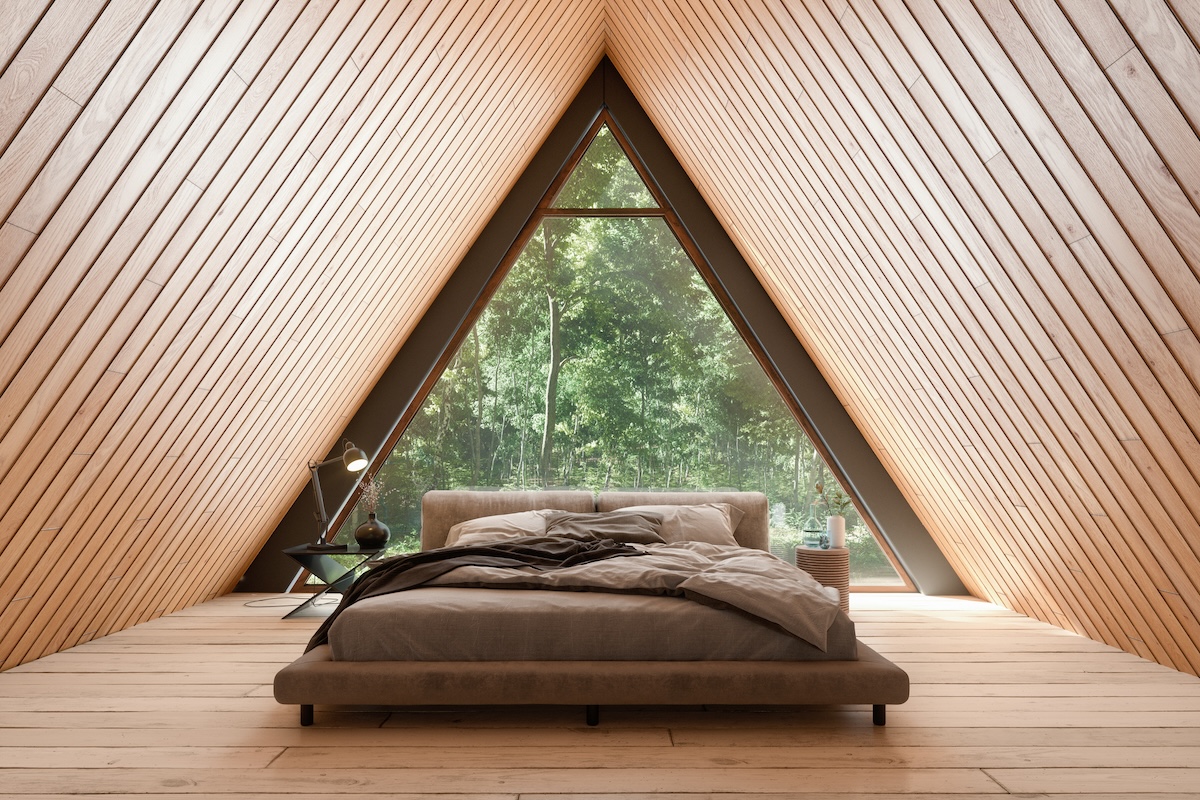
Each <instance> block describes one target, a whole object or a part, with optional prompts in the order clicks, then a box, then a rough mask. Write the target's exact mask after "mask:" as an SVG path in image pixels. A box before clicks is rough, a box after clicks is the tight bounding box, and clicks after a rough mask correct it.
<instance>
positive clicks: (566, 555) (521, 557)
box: [305, 536, 644, 652]
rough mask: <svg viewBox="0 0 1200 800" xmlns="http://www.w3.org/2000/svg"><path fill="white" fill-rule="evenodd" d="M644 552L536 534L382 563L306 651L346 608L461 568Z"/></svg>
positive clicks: (322, 639) (561, 563) (562, 563)
mask: <svg viewBox="0 0 1200 800" xmlns="http://www.w3.org/2000/svg"><path fill="white" fill-rule="evenodd" d="M640 555H644V554H643V552H642V551H640V550H637V549H634V548H632V547H630V546H629V545H626V544H618V543H617V542H614V541H612V540H610V539H590V540H582V541H581V540H578V539H568V538H562V537H550V536H530V537H525V538H521V539H513V540H510V541H503V542H495V543H492V544H487V545H468V546H465V547H441V548H438V549H437V550H427V551H424V552H420V553H412V554H410V555H404V556H396V557H395V558H390V559H388V560H386V561H382V562H380V563H379V564H378V565H377V566H375V567H373V568H372V569H371V570H370V571H368V572H366V573H364V574H363V575H361V576H359V578H358V580H356V581H355V582H354V583H353V584H352V585H351V586H350V588H349V589H347V590H346V593H345V594H343V595H342V601H341V602H340V603H338V607H337V608H336V609H334V611H333V613H332V614H331V615H330V616H329V617H328V618H327V619H326V620H325V621H324V622H323V623H321V627H319V628H317V632H316V633H314V634H313V637H312V639H310V640H309V642H308V647H306V648H305V652H308V651H309V650H312V649H313V648H314V647H317V646H318V645H322V644H325V643H326V642H328V641H329V628H330V627H331V626H332V625H333V621H334V620H335V619H337V617H338V615H339V614H341V613H342V611H344V610H345V609H346V608H348V607H349V606H351V605H353V604H354V603H356V602H358V601H359V600H362V599H363V598H366V597H377V596H379V595H382V594H390V593H391V592H401V591H404V590H405V589H412V588H414V587H417V586H420V585H422V584H424V583H426V582H427V581H430V580H433V579H434V578H436V577H438V576H439V575H444V574H445V573H447V572H449V571H450V570H452V569H457V568H458V567H464V566H473V567H508V568H516V567H536V568H538V569H539V570H554V569H563V568H566V567H573V566H576V565H578V564H586V563H588V562H590V561H600V560H602V559H606V558H615V557H620V556H640Z"/></svg>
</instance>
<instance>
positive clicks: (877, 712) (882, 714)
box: [871, 705, 887, 725]
mask: <svg viewBox="0 0 1200 800" xmlns="http://www.w3.org/2000/svg"><path fill="white" fill-rule="evenodd" d="M871 722H874V723H875V724H876V725H887V706H885V705H875V706H871Z"/></svg>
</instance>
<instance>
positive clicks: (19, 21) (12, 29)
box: [0, 0, 52, 73]
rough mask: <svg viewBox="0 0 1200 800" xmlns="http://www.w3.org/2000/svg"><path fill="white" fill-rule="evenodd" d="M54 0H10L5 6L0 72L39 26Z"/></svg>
mask: <svg viewBox="0 0 1200 800" xmlns="http://www.w3.org/2000/svg"><path fill="white" fill-rule="evenodd" d="M51 2H52V0H9V2H8V3H7V4H6V5H5V6H4V17H5V20H4V21H5V25H4V27H2V28H0V73H3V72H4V71H5V69H7V67H8V64H9V59H11V58H12V57H13V56H14V55H16V53H17V51H18V50H19V49H20V47H21V45H22V44H23V43H24V42H25V38H26V37H27V36H28V35H29V34H30V32H31V31H33V29H34V27H36V26H37V24H38V21H39V20H40V19H41V17H42V15H43V14H44V13H46V9H47V8H49V7H50V4H51Z"/></svg>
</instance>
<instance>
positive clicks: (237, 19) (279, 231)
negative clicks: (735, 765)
mask: <svg viewBox="0 0 1200 800" xmlns="http://www.w3.org/2000/svg"><path fill="white" fill-rule="evenodd" d="M4 12H5V15H6V19H5V24H4V25H3V26H0V68H2V70H3V71H0V146H2V147H3V151H2V153H0V211H2V212H3V213H2V215H0V217H2V218H3V219H4V220H5V221H4V224H3V227H0V331H3V334H4V337H3V342H2V343H0V390H2V392H3V394H2V395H0V433H2V435H3V438H2V440H0V513H2V514H3V517H2V518H0V541H2V542H3V556H2V557H0V558H2V562H0V563H2V565H3V569H2V570H0V657H2V658H3V659H4V661H3V663H4V664H5V665H12V664H15V663H19V662H21V661H25V660H28V659H31V658H35V657H37V656H39V655H42V654H44V653H48V652H53V651H55V650H58V649H61V648H63V647H67V646H71V645H73V644H76V643H78V642H80V641H85V640H88V639H90V638H93V637H95V636H99V635H103V634H104V633H107V632H110V631H113V630H117V629H120V628H123V627H127V626H128V625H131V624H134V623H136V622H139V621H142V620H145V619H149V618H152V617H154V616H158V615H160V614H162V613H164V612H167V611H172V610H175V609H178V608H181V607H184V606H187V605H190V604H193V603H195V602H198V601H200V600H203V599H206V598H210V597H213V596H215V595H218V594H221V593H223V592H226V591H228V590H229V589H230V588H231V587H232V586H233V584H234V582H236V580H237V578H238V577H239V576H240V575H241V573H242V571H243V570H244V568H245V566H246V565H247V564H248V563H249V561H250V559H251V558H252V557H253V556H254V554H255V553H256V552H257V550H258V549H259V547H261V545H262V542H263V541H265V538H266V536H267V535H268V534H269V532H270V531H271V529H272V528H273V526H274V524H275V522H276V521H277V520H278V518H279V517H280V515H282V513H283V512H284V511H285V510H286V508H287V507H288V505H289V504H290V502H291V501H292V500H293V499H294V498H295V496H296V495H297V494H298V493H299V492H300V491H302V489H303V486H304V478H305V470H304V464H305V462H306V461H307V460H308V459H309V458H310V457H311V456H312V455H313V454H314V453H318V452H325V451H327V450H328V449H329V448H330V447H331V446H332V445H333V443H334V438H335V437H336V435H337V432H338V431H339V430H340V429H341V427H342V426H343V425H344V424H345V421H346V420H347V419H348V418H349V416H350V415H351V414H352V413H353V411H354V409H355V408H356V407H357V404H358V403H359V402H360V401H361V399H362V397H364V396H365V394H366V392H367V391H368V389H369V388H370V386H371V385H372V384H373V382H374V380H375V378H376V376H377V375H379V374H380V372H381V371H382V369H383V368H384V366H386V364H387V363H388V362H389V361H390V359H391V357H392V356H393V354H394V353H395V352H396V350H397V349H398V348H399V347H400V346H401V345H402V344H403V342H404V339H405V337H406V336H407V333H408V331H409V330H410V329H411V327H412V325H413V324H414V323H415V321H416V320H417V319H419V318H420V316H421V314H422V313H423V312H424V310H425V308H426V307H427V306H428V304H429V303H430V301H431V300H432V298H433V297H434V296H435V295H436V293H437V291H438V290H439V288H440V286H441V285H442V283H443V282H444V281H445V280H446V278H447V276H448V274H449V272H450V271H451V270H452V269H453V267H454V265H455V264H456V263H457V261H458V259H459V257H460V256H461V255H462V253H463V252H464V251H465V249H466V248H467V247H468V246H469V244H470V242H471V241H472V240H473V238H474V236H475V235H476V234H477V233H478V231H479V230H480V229H481V228H482V226H483V225H484V224H485V223H486V221H487V220H488V218H489V217H490V215H491V213H492V212H493V211H494V209H495V208H496V205H497V204H498V202H499V200H500V198H502V197H503V196H504V193H505V192H506V191H507V189H508V188H509V187H510V186H511V185H512V183H513V181H514V180H515V179H516V177H517V176H518V175H519V174H520V172H521V169H522V168H523V167H524V165H525V163H527V161H528V159H529V158H530V157H531V155H532V153H533V152H534V150H535V149H536V148H537V146H538V145H539V144H540V142H541V140H542V138H543V137H544V136H545V135H546V133H547V132H548V131H549V129H550V128H551V127H552V126H553V124H554V122H555V121H556V120H557V118H558V115H559V114H561V112H562V110H563V109H564V108H565V107H566V105H567V104H568V103H569V102H570V100H571V98H572V97H573V95H574V94H575V92H576V91H577V90H578V88H579V86H580V85H581V84H582V81H583V80H584V79H585V78H586V76H587V75H588V73H589V72H590V70H591V68H592V67H593V66H594V65H595V64H596V63H597V61H598V60H599V58H600V56H601V55H602V54H603V53H605V52H607V53H608V54H609V55H610V56H611V58H612V59H613V61H614V62H615V63H616V65H617V67H618V69H620V71H621V73H622V76H623V77H624V78H625V80H626V81H627V82H628V83H629V85H630V86H631V88H632V89H633V90H634V92H635V94H636V95H637V96H638V98H639V100H640V101H641V102H642V104H643V105H644V106H645V108H646V110H647V111H648V113H649V114H650V116H651V118H652V119H653V120H654V122H655V123H656V124H657V125H658V126H659V128H660V130H661V131H662V133H663V135H664V137H665V138H666V139H667V141H668V143H669V144H670V145H671V146H672V148H673V149H674V151H675V153H676V155H677V156H678V157H679V159H680V161H681V162H682V163H683V164H684V166H685V168H686V169H687V170H688V171H689V173H690V174H691V176H692V178H693V179H694V180H695V182H696V183H697V185H698V186H699V187H700V189H701V191H702V192H703V193H704V194H705V196H706V197H707V199H708V201H709V203H710V204H711V205H712V206H713V208H714V210H715V211H716V212H717V214H718V216H719V217H720V218H721V220H722V221H723V222H724V224H725V225H726V227H727V228H728V230H729V232H730V233H731V235H732V236H733V237H734V239H735V241H737V242H738V244H739V246H740V247H741V249H742V251H743V253H744V254H745V255H746V257H747V260H748V261H749V262H750V264H751V265H752V266H753V267H754V269H755V270H756V271H757V273H758V275H759V276H760V279H761V280H762V281H763V284H764V286H765V287H766V288H767V290H768V292H770V293H771V295H772V296H773V297H774V298H775V300H776V302H777V303H778V304H779V306H780V308H781V309H782V310H783V312H784V314H785V316H786V317H787V318H788V319H789V321H790V323H791V324H792V326H793V329H794V330H795V331H796V335H797V336H798V337H799V338H800V339H801V340H802V341H803V343H804V344H805V346H806V347H807V348H808V349H809V351H810V352H811V353H812V354H813V356H814V358H815V359H816V361H817V362H818V364H819V365H820V366H821V368H822V371H823V372H824V373H825V375H826V377H827V378H828V379H829V381H830V383H831V385H833V386H834V388H835V390H836V391H837V392H838V394H839V396H840V397H841V398H842V401H843V402H844V403H845V405H846V406H847V408H848V409H849V410H850V412H851V414H852V416H853V418H854V419H855V420H856V421H857V422H858V424H859V425H860V427H861V428H862V430H863V432H864V434H865V435H866V436H867V438H868V440H869V441H870V442H871V443H872V445H873V446H874V447H875V448H876V450H877V452H878V453H879V454H880V456H881V458H882V459H883V461H884V463H885V464H886V465H887V467H888V468H889V470H890V471H891V472H892V474H893V476H894V477H895V479H896V481H897V483H898V485H899V486H901V487H902V489H903V490H904V492H905V493H906V495H907V497H908V498H909V500H910V502H911V503H912V504H913V506H914V508H916V509H917V511H918V513H919V515H920V516H921V518H922V520H923V521H924V522H925V524H926V526H927V527H928V528H929V529H930V531H931V532H932V533H933V535H934V536H935V538H936V540H937V541H938V543H939V545H940V546H941V547H942V549H943V550H944V551H945V552H946V554H947V556H948V557H949V558H950V560H951V563H952V564H953V565H954V566H955V568H956V569H957V570H958V571H959V572H960V574H961V575H962V577H963V578H964V580H965V581H966V582H967V584H968V586H969V587H970V588H971V590H972V591H973V592H975V593H976V594H978V595H979V596H981V597H985V598H987V599H990V600H993V601H995V602H998V603H1001V604H1003V605H1006V606H1009V607H1010V608H1013V609H1015V610H1018V611H1021V612H1023V613H1027V614H1029V615H1031V616H1035V617H1038V618H1040V619H1043V620H1046V621H1049V622H1052V623H1054V624H1057V625H1061V626H1063V627H1065V628H1068V629H1071V630H1074V631H1077V632H1080V633H1083V634H1086V635H1088V636H1091V637H1093V638H1095V639H1099V640H1102V641H1105V642H1107V643H1110V644H1113V645H1116V646H1118V647H1122V648H1124V649H1126V650H1128V651H1130V652H1133V653H1137V654H1138V655H1142V656H1145V657H1147V658H1152V659H1154V660H1156V661H1158V662H1160V663H1163V664H1166V665H1169V666H1173V667H1175V668H1178V669H1182V670H1186V671H1189V672H1193V673H1196V672H1198V671H1200V622H1198V621H1197V619H1196V609H1200V524H1198V519H1200V516H1198V511H1200V482H1198V478H1200V442H1198V441H1197V437H1196V430H1197V428H1198V426H1200V391H1198V390H1200V341H1198V340H1197V337H1196V333H1195V332H1196V330H1198V329H1200V281H1197V270H1198V268H1200V212H1198V209H1200V168H1198V167H1197V166H1196V165H1197V164H1200V138H1198V136H1197V130H1198V128H1200V85H1198V84H1197V83H1196V81H1195V76H1196V75H1197V74H1200V50H1198V49H1197V41H1198V39H1200V13H1197V12H1196V10H1195V8H1194V6H1193V4H1190V3H1184V2H1178V1H1177V0H1171V2H1165V1H1164V0H1111V2H1108V3H1105V2H1100V0H1092V1H1090V2H1083V1H1082V0H1080V2H1070V3H1063V4H1062V5H1061V7H1060V6H1054V5H1050V4H1045V3H1035V2H1030V1H1029V0H974V2H959V1H958V0H954V2H950V0H877V2H871V0H850V1H849V2H847V0H828V2H825V1H823V0H791V1H790V2H782V1H781V0H746V1H745V2H739V3H729V2H722V1H719V0H541V2H528V3H515V4H514V3H504V2H485V1H484V0H478V1H477V2H455V3H451V2H447V1H446V0H410V1H409V2H402V1H401V0H391V1H390V2H384V0H276V2H270V1H269V0H243V2H233V0H203V1H202V0H188V1H187V2H175V1H174V0H172V2H166V0H160V2H153V0H111V1H110V2H96V1H95V0H80V1H79V2H75V1H74V0H71V1H70V2H68V0H57V2H52V1H51V0H13V2H9V3H6V5H5V9H4ZM364 307H367V308H369V309H370V313H371V314H372V315H373V319H374V320H375V321H374V322H373V323H372V324H371V325H369V326H368V327H367V329H366V330H365V331H360V332H355V326H356V321H357V320H358V319H359V318H361V315H362V311H363V309H364Z"/></svg>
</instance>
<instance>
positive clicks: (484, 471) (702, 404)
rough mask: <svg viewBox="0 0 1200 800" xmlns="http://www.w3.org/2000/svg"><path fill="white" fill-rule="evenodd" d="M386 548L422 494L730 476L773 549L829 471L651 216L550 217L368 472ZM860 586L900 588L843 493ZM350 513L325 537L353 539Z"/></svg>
mask: <svg viewBox="0 0 1200 800" xmlns="http://www.w3.org/2000/svg"><path fill="white" fill-rule="evenodd" d="M377 478H378V480H379V481H381V482H382V485H383V495H382V497H381V499H380V504H379V511H378V515H379V518H380V519H382V520H383V521H384V522H386V523H387V524H388V525H389V526H391V530H392V540H393V543H394V544H393V547H392V549H393V550H400V549H401V548H403V549H409V550H415V549H418V547H419V539H418V535H419V530H420V500H421V495H422V494H423V493H424V492H425V491H427V490H429V489H462V488H472V487H476V488H502V489H537V488H542V487H544V486H552V487H571V488H580V489H590V490H593V491H605V490H614V489H626V488H646V489H693V490H706V489H736V490H746V491H761V492H764V493H765V494H766V495H767V497H768V498H769V500H770V503H771V531H772V550H773V552H775V553H776V555H779V556H780V557H781V558H785V559H787V560H791V561H793V563H794V558H795V548H796V546H797V545H800V544H802V543H803V542H804V541H805V538H806V537H808V538H809V539H810V540H811V542H812V543H813V544H814V545H815V544H816V543H817V538H818V537H819V535H820V532H821V531H823V530H824V528H825V516H826V506H825V504H824V503H825V501H824V500H823V499H822V493H821V491H820V489H824V490H825V492H824V494H825V499H826V500H829V501H830V502H831V503H835V504H836V502H837V500H836V497H835V491H834V489H835V487H836V481H834V480H833V478H832V477H831V476H830V474H829V472H828V470H827V469H826V468H825V465H824V464H823V462H822V460H821V458H820V456H819V455H818V454H817V451H816V449H815V448H814V447H813V444H812V442H811V441H810V440H809V439H808V437H807V436H806V435H805V433H804V431H803V429H802V428H801V427H800V426H799V424H797V422H796V421H795V419H794V418H793V417H792V415H791V413H790V412H789V411H788V409H787V406H786V405H785V404H784V403H783V400H782V399H781V398H780V396H779V394H778V393H777V392H776V391H775V388H774V386H772V385H771V383H770V381H769V380H768V379H767V376H766V374H765V373H764V372H763V370H762V368H761V367H760V366H759V365H758V362H757V361H756V360H755V359H754V357H753V355H752V353H751V352H750V350H749V348H748V347H747V346H746V344H745V342H744V341H743V340H742V339H741V337H740V335H739V334H738V333H737V331H736V329H735V328H734V327H733V324H732V323H731V322H730V321H729V318H728V317H727V316H726V315H725V313H724V312H723V311H722V310H721V308H720V305H719V304H718V303H717V301H716V298H715V297H714V296H713V294H712V293H711V292H710V291H709V289H708V287H707V285H706V284H705V283H704V281H703V279H702V278H701V277H700V274H699V273H698V272H697V271H696V269H695V267H694V266H693V265H692V263H691V261H690V260H689V258H688V257H687V254H686V253H685V252H684V250H683V248H682V247H681V246H680V244H679V242H678V240H677V239H676V238H675V236H674V234H673V233H672V231H671V229H670V227H669V226H668V225H667V223H666V222H665V221H664V220H663V219H662V218H659V217H625V218H609V217H603V218H602V217H548V218H546V219H545V220H544V221H543V223H542V224H541V226H539V228H538V229H537V230H536V232H535V233H534V235H533V237H532V239H531V240H530V242H529V243H528V245H527V246H526V248H525V250H524V251H523V252H522V253H521V255H520V256H519V257H518V259H517V261H516V262H515V264H514V265H513V267H512V269H511V270H510V271H509V274H508V276H507V277H506V278H505V280H504V282H503V283H502V284H501V286H500V287H499V288H498V289H497V291H496V293H495V295H494V296H493V298H492V300H491V302H490V303H489V305H488V306H487V308H486V309H485V310H484V312H483V314H482V315H481V316H480V317H479V319H478V320H477V322H476V324H475V325H474V327H473V328H472V330H471V331H470V332H469V334H468V335H467V336H466V338H465V339H464V341H463V344H462V346H461V348H460V349H459V352H458V353H457V354H456V355H455V357H454V359H453V360H452V361H451V363H450V365H449V367H448V368H447V369H446V371H445V373H444V374H443V375H442V377H441V379H440V380H439V381H438V382H437V384H436V385H435V386H434V389H433V391H432V392H431V393H430V395H429V397H428V399H427V400H426V402H425V404H424V405H423V406H422V408H421V410H420V411H419V413H418V414H417V415H416V417H415V418H414V420H413V422H412V423H411V424H410V425H409V427H408V429H407V430H406V431H405V433H404V435H403V436H402V437H401V438H400V441H399V443H398V444H397V446H396V448H395V450H394V452H393V453H392V454H391V455H390V456H389V458H388V459H387V461H386V463H385V464H384V465H383V466H382V467H381V469H380V470H379V472H378V476H377ZM845 516H846V523H847V526H846V527H847V530H848V537H847V540H848V544H849V546H850V547H851V550H852V553H851V564H852V568H853V570H854V575H855V582H857V583H870V584H873V585H886V584H892V585H897V586H903V585H904V583H903V581H902V580H901V579H900V578H899V576H897V575H896V573H895V571H894V570H893V569H892V567H891V565H890V564H889V563H888V561H887V559H886V558H885V557H883V554H882V552H881V551H880V550H879V546H878V545H877V544H876V543H875V541H874V538H873V536H872V535H871V533H870V532H869V531H868V530H867V529H866V528H865V527H864V526H863V524H862V522H861V520H860V519H859V516H858V513H857V512H856V511H855V510H854V508H853V507H852V506H851V507H850V508H849V509H848V510H847V511H846V514H845ZM364 519H365V515H364V514H362V513H361V512H360V511H356V512H355V513H354V514H353V515H352V516H351V518H350V520H349V521H348V523H347V524H346V525H344V526H343V528H342V530H341V531H339V533H338V535H337V537H336V541H351V540H352V536H353V530H354V528H355V527H356V526H357V525H358V524H359V523H361V522H362V521H363V520H364Z"/></svg>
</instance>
